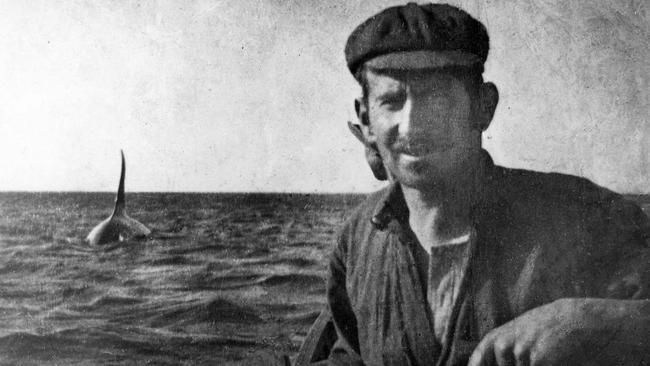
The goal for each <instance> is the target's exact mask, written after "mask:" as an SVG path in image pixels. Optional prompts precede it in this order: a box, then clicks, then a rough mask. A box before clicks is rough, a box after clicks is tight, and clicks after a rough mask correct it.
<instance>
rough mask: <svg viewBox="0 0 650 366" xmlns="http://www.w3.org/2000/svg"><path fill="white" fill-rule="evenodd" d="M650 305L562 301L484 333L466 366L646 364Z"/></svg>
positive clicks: (649, 360) (649, 351) (649, 355)
mask: <svg viewBox="0 0 650 366" xmlns="http://www.w3.org/2000/svg"><path fill="white" fill-rule="evenodd" d="M648 339H650V301H648V300H614V299H593V298H590V299H561V300H557V301H555V302H553V303H550V304H547V305H544V306H540V307H538V308H535V309H532V310H530V311H528V312H526V313H524V314H523V315H521V316H519V317H517V318H515V319H513V320H512V321H510V322H509V323H506V324H504V325H503V326H501V327H498V328H496V329H494V330H493V331H492V332H490V333H488V335H487V336H485V338H483V340H482V341H481V343H480V344H479V345H478V347H476V349H475V351H474V353H473V355H472V357H471V359H470V361H469V364H468V366H492V365H499V366H505V365H517V366H519V365H531V366H534V365H558V366H559V365H573V366H580V365H585V366H586V365H589V366H599V365H603V366H606V365H607V366H609V365H631V366H638V365H648V364H650V343H649V342H648Z"/></svg>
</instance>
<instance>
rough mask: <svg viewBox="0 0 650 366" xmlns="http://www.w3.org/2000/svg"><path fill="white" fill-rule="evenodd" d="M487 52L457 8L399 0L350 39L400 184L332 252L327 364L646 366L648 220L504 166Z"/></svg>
mask: <svg viewBox="0 0 650 366" xmlns="http://www.w3.org/2000/svg"><path fill="white" fill-rule="evenodd" d="M488 48H489V42H488V35H487V32H486V30H485V28H484V26H483V25H482V24H481V23H480V22H478V21H477V20H475V19H473V18H472V17H471V16H469V15H468V14H467V13H465V12H464V11H462V10H460V9H458V8H455V7H452V6H448V5H434V4H428V5H416V4H414V3H409V4H407V5H405V6H400V7H393V8H388V9H386V10H384V11H383V12H381V13H379V14H377V15H375V16H374V17H372V18H370V19H368V20H367V21H366V22H364V23H363V24H361V25H360V26H359V27H357V28H356V29H355V31H354V32H353V33H352V35H351V36H350V37H349V39H348V42H347V46H346V59H347V63H348V67H349V69H350V71H351V72H352V74H353V75H354V76H355V78H356V79H357V80H358V81H359V83H360V84H361V87H362V93H363V95H362V97H361V98H360V99H358V100H356V101H355V106H356V110H357V114H358V117H359V121H360V125H359V126H356V127H355V128H356V129H357V132H359V131H360V132H361V134H360V138H361V139H362V140H363V142H364V144H365V145H366V149H367V151H366V156H367V158H368V161H369V163H370V165H371V168H372V169H373V172H374V173H375V175H376V176H378V177H384V176H387V177H388V178H389V180H390V185H389V186H388V188H386V189H384V190H382V191H380V192H377V193H375V194H373V195H371V196H370V197H369V199H368V200H367V201H366V202H365V203H364V204H362V205H361V206H360V207H359V208H358V209H357V210H356V211H355V212H354V214H353V215H352V217H351V218H350V219H349V220H348V221H347V222H346V224H345V226H344V228H343V229H342V231H341V234H340V237H339V240H338V244H337V246H336V248H335V249H334V251H333V255H332V259H331V262H330V276H329V279H328V290H327V296H328V303H329V307H330V311H331V313H332V319H333V321H334V324H335V327H336V331H337V336H338V340H337V342H336V344H335V345H334V349H333V350H332V352H331V353H330V357H329V363H330V364H341V365H362V364H366V365H467V364H469V365H471V366H479V365H500V366H503V365H648V364H650V342H649V341H648V340H650V302H649V301H648V298H649V297H650V270H649V268H650V250H649V249H648V238H649V237H650V223H649V221H648V218H647V217H646V216H645V215H644V214H643V212H642V211H641V210H640V209H639V208H638V207H637V206H636V205H634V204H632V203H630V202H628V201H625V200H624V199H623V198H622V197H621V196H620V195H618V194H616V193H613V192H611V191H608V190H606V189H604V188H601V187H598V186H596V185H594V184H593V183H591V182H589V181H587V180H585V179H582V178H578V177H572V176H567V175H561V174H543V173H536V172H530V171H524V170H514V169H506V168H503V167H499V166H495V165H494V164H493V162H492V160H491V159H490V157H489V155H488V154H487V152H485V151H484V150H483V149H482V148H481V133H482V132H483V131H484V130H485V129H486V128H487V127H488V126H489V124H490V122H491V120H492V117H493V114H494V111H495V108H496V105H497V102H498V92H497V88H496V86H495V85H494V84H492V83H485V82H484V81H483V78H482V72H483V63H484V62H485V60H486V58H487V54H488ZM353 127H354V126H353Z"/></svg>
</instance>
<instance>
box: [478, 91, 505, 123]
mask: <svg viewBox="0 0 650 366" xmlns="http://www.w3.org/2000/svg"><path fill="white" fill-rule="evenodd" d="M498 103H499V90H498V89H497V86H496V85H494V84H493V83H491V82H487V83H483V84H481V86H480V87H479V91H478V108H477V109H476V124H477V128H479V129H480V130H481V131H485V130H487V128H488V127H489V126H490V122H492V118H493V117H494V111H495V110H496V109H497V104H498Z"/></svg>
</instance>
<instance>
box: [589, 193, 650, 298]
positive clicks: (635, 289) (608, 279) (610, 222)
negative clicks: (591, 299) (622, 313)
mask: <svg viewBox="0 0 650 366" xmlns="http://www.w3.org/2000/svg"><path fill="white" fill-rule="evenodd" d="M599 216H600V217H599V218H598V222H597V223H594V224H593V226H592V238H593V242H594V244H595V245H596V246H597V247H596V248H593V250H592V252H591V253H588V257H590V258H589V262H590V263H589V266H590V267H591V271H590V272H591V273H592V276H593V277H592V279H595V280H596V281H597V282H596V283H597V287H598V288H596V289H594V290H595V291H594V292H595V293H597V294H598V295H599V297H606V298H615V299H630V300H642V299H643V300H647V299H650V220H649V219H648V216H646V214H645V213H644V212H643V211H642V210H641V208H640V207H639V206H638V205H636V204H635V203H633V202H630V201H627V200H625V199H623V198H621V197H617V198H614V199H612V200H611V201H610V202H609V204H608V205H606V206H605V207H604V208H603V209H602V210H601V211H600V215H599Z"/></svg>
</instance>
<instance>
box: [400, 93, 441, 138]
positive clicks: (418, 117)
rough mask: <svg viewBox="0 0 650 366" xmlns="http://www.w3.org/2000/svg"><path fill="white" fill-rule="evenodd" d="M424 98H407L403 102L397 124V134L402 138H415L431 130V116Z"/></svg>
mask: <svg viewBox="0 0 650 366" xmlns="http://www.w3.org/2000/svg"><path fill="white" fill-rule="evenodd" d="M430 112H431V111H430V110H429V109H428V101H427V100H426V98H418V97H417V96H409V97H407V98H406V101H405V102H404V106H403V108H402V116H401V119H400V124H399V128H398V130H399V134H400V135H401V136H403V137H417V136H418V135H420V136H421V135H422V134H424V133H426V132H427V131H429V129H430V128H431V123H432V122H431V119H432V118H434V116H432V115H431V113H430Z"/></svg>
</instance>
